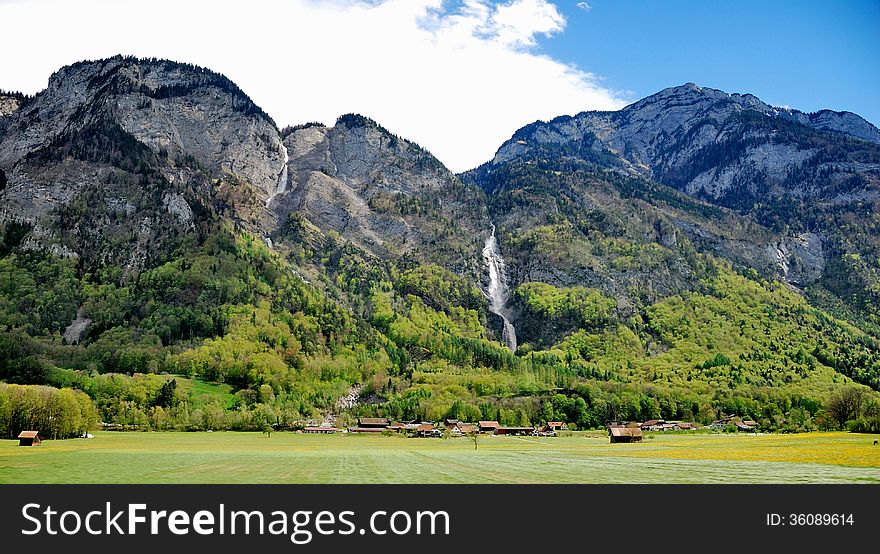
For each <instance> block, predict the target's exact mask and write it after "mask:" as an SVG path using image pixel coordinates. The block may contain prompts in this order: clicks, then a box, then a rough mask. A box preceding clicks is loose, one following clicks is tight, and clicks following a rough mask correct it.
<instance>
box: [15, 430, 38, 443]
mask: <svg viewBox="0 0 880 554" xmlns="http://www.w3.org/2000/svg"><path fill="white" fill-rule="evenodd" d="M41 444H43V440H42V439H40V433H38V432H37V431H22V432H21V433H19V434H18V446H40V445H41Z"/></svg>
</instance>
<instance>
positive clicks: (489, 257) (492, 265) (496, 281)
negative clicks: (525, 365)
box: [483, 225, 516, 352]
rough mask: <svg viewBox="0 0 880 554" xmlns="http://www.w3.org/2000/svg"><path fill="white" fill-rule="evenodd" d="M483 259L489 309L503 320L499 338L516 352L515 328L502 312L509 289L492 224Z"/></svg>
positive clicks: (484, 247) (508, 295)
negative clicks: (486, 270) (486, 274)
mask: <svg viewBox="0 0 880 554" xmlns="http://www.w3.org/2000/svg"><path fill="white" fill-rule="evenodd" d="M483 260H485V262H486V266H487V267H488V268H489V287H488V289H487V290H486V295H487V296H488V297H489V310H491V311H492V313H493V314H497V315H498V316H500V317H501V320H502V321H504V330H503V332H502V334H501V338H502V340H503V341H504V343H505V344H507V347H508V348H510V350H511V351H513V352H516V329H515V328H514V327H513V324H512V323H511V322H510V321H509V320H508V319H507V315H506V314H505V313H504V305H505V304H506V303H507V300H508V298H509V297H510V291H509V290H508V288H507V275H506V274H505V273H504V258H502V257H501V252H500V251H499V250H498V240H497V239H496V238H495V226H494V225H492V235H491V236H490V237H489V238H487V239H486V245H485V246H483Z"/></svg>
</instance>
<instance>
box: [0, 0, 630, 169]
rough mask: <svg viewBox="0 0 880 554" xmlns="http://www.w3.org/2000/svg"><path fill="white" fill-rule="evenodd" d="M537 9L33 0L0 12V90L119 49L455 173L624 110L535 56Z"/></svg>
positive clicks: (479, 2) (566, 68) (558, 27)
mask: <svg viewBox="0 0 880 554" xmlns="http://www.w3.org/2000/svg"><path fill="white" fill-rule="evenodd" d="M565 24H566V22H565V19H564V17H563V16H562V15H561V14H560V13H559V11H558V10H557V9H556V7H555V6H554V5H553V4H552V3H550V2H547V1H544V0H509V1H507V2H505V3H502V4H498V3H493V2H489V1H488V0H463V1H462V2H460V3H456V4H455V5H451V4H450V3H449V2H443V1H442V0H370V1H368V0H358V1H355V0H348V1H345V0H332V1H330V2H328V1H316V0H289V1H284V2H282V1H278V0H274V1H265V2H259V3H258V2H250V3H248V4H247V5H245V3H243V2H236V1H232V0H213V1H208V0H191V1H186V2H181V1H179V0H153V1H151V2H149V3H146V2H135V1H130V0H129V1H126V0H84V1H81V2H69V1H66V0H36V1H33V2H20V3H19V2H12V3H9V2H2V3H0V36H3V37H4V43H5V44H7V45H11V44H14V45H18V47H19V49H20V52H19V54H18V55H9V51H7V53H6V54H4V55H3V56H2V57H0V88H6V89H17V90H23V91H25V92H31V93H32V92H36V91H38V90H40V89H42V88H43V87H45V85H46V80H47V78H48V76H49V74H50V73H51V72H53V71H55V70H56V69H58V68H59V67H61V66H62V65H65V64H69V63H72V62H75V61H78V60H81V59H95V58H101V57H106V56H111V55H114V54H117V53H122V54H134V55H138V56H145V57H153V56H155V57H162V58H170V59H174V60H178V61H187V62H191V63H196V64H199V65H203V66H206V67H209V68H211V69H214V70H216V71H219V72H222V73H224V74H225V75H227V76H228V77H229V78H230V79H232V80H233V81H235V82H236V83H238V85H239V86H241V87H242V89H243V90H244V91H245V92H246V93H248V94H249V95H250V96H251V97H252V98H253V99H254V101H256V102H257V103H258V104H259V105H260V106H261V107H263V108H264V109H265V110H266V111H267V112H268V113H269V114H270V115H271V116H272V117H273V118H274V119H275V121H276V122H277V123H278V124H279V125H280V126H284V125H287V124H295V123H302V122H306V121H323V122H325V123H327V124H332V123H333V122H334V120H335V119H336V117H337V116H339V115H341V114H343V113H347V112H358V113H362V114H364V115H367V116H369V117H372V118H373V119H376V120H377V121H378V122H379V123H381V124H382V125H384V126H386V127H388V128H389V129H390V130H391V131H393V132H395V133H397V134H399V135H401V136H403V137H405V138H409V139H412V140H415V141H416V142H418V143H419V144H421V145H422V146H425V147H426V148H428V149H429V150H431V151H432V152H433V153H434V154H435V155H436V156H437V157H438V158H439V159H440V160H441V161H443V162H444V163H445V164H447V165H448V166H449V167H450V168H451V169H453V170H455V171H461V170H465V169H469V168H471V167H474V166H476V165H477V164H479V163H482V162H483V161H486V160H488V159H490V158H491V157H492V155H493V154H494V152H495V150H496V149H497V148H498V146H500V144H501V143H502V142H503V141H504V140H505V139H507V138H508V137H509V136H510V135H511V134H512V133H513V131H515V130H516V129H517V128H519V127H520V126H522V125H525V124H527V123H529V122H531V121H534V120H536V119H548V118H552V117H555V116H557V115H561V114H565V113H576V112H579V111H581V110H588V109H614V108H618V107H621V106H622V105H623V104H624V102H622V101H621V99H620V98H619V95H618V94H616V93H615V92H613V91H610V90H608V89H607V88H604V87H602V86H601V84H600V83H599V80H598V79H597V78H596V77H595V76H594V75H592V74H590V73H587V72H584V71H582V70H579V69H578V68H576V67H574V66H571V65H568V64H565V63H563V62H560V61H558V60H554V59H552V58H550V57H548V56H546V55H543V54H541V53H540V51H539V50H538V48H537V47H536V40H537V38H538V37H540V36H553V35H555V34H557V33H560V32H561V31H562V30H563V29H564V27H565Z"/></svg>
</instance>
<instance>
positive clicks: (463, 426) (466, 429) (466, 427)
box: [452, 423, 480, 435]
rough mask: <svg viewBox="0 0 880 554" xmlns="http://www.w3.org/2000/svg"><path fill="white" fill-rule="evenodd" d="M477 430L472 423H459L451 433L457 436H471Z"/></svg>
mask: <svg viewBox="0 0 880 554" xmlns="http://www.w3.org/2000/svg"><path fill="white" fill-rule="evenodd" d="M479 430H480V429H479V428H478V427H477V426H476V425H474V424H473V423H459V424H458V425H456V426H455V428H454V429H453V430H452V433H453V434H457V435H473V434H474V433H476V432H478V431H479Z"/></svg>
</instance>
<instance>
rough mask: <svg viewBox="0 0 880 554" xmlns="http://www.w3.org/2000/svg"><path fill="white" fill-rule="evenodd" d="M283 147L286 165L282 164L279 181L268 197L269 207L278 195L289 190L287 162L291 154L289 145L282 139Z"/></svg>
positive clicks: (267, 205)
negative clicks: (288, 149)
mask: <svg viewBox="0 0 880 554" xmlns="http://www.w3.org/2000/svg"><path fill="white" fill-rule="evenodd" d="M281 148H283V149H284V165H283V166H281V172H280V173H279V174H278V181H277V182H276V183H275V190H274V191H272V193H271V194H270V195H269V198H267V199H266V207H267V208H268V207H269V204H271V203H272V200H274V199H275V197H276V196H278V195H279V194H283V193H285V192H287V164H288V162H290V155H289V154H288V152H287V146H285V145H284V141H283V140H282V141H281Z"/></svg>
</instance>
